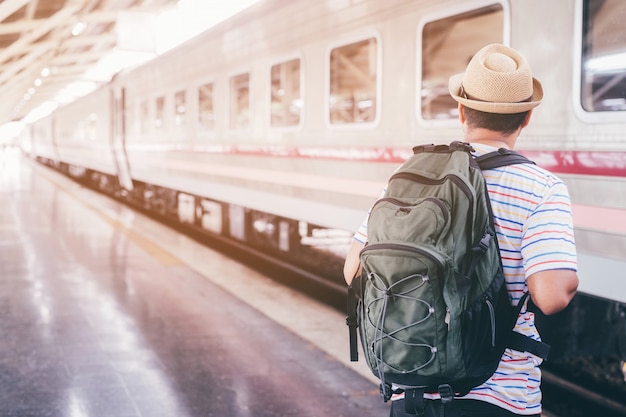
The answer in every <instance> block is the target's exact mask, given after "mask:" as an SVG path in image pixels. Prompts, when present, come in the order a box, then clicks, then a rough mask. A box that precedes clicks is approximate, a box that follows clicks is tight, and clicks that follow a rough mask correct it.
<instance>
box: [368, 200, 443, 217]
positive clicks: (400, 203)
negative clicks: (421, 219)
mask: <svg viewBox="0 0 626 417" xmlns="http://www.w3.org/2000/svg"><path fill="white" fill-rule="evenodd" d="M385 201H387V202H389V203H392V204H394V205H396V206H399V207H414V206H416V205H417V204H414V203H407V202H406V201H402V200H399V199H397V198H395V197H382V198H379V199H378V200H377V201H376V202H375V203H374V205H373V206H372V208H371V210H370V212H371V211H372V210H373V209H374V207H376V205H377V204H378V203H381V202H385ZM421 201H430V202H432V203H434V204H435V205H436V206H438V207H439V208H440V209H441V212H442V213H443V216H444V217H445V221H446V222H448V212H449V211H450V210H449V209H448V206H447V205H446V203H444V202H443V201H441V199H440V198H436V197H426V198H423V199H421Z"/></svg>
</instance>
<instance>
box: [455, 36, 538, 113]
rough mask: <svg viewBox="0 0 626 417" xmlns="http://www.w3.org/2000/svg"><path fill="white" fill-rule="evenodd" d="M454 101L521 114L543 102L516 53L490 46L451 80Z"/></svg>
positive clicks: (497, 46)
mask: <svg viewBox="0 0 626 417" xmlns="http://www.w3.org/2000/svg"><path fill="white" fill-rule="evenodd" d="M448 89H449V91H450V95H452V98H453V99H455V100H456V101H458V102H459V103H461V104H463V105H464V106H467V107H469V108H472V109H475V110H479V111H483V112H487V113H501V114H510V113H521V112H525V111H528V110H530V109H532V108H534V107H536V106H538V105H539V104H540V103H541V99H542V97H543V89H542V88H541V83H540V82H539V81H538V80H537V79H535V78H533V76H532V74H531V72H530V66H529V65H528V63H527V62H526V60H525V59H524V57H523V56H522V55H520V54H519V53H518V52H517V51H515V50H513V49H511V48H509V47H507V46H504V45H500V44H491V45H487V46H485V47H484V48H482V49H481V50H480V51H478V52H477V53H476V55H474V57H473V58H472V59H471V60H470V62H469V64H468V65H467V69H466V70H465V72H464V73H462V74H456V75H453V76H452V77H450V81H449V84H448Z"/></svg>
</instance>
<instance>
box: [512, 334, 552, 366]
mask: <svg viewBox="0 0 626 417" xmlns="http://www.w3.org/2000/svg"><path fill="white" fill-rule="evenodd" d="M506 345H507V347H509V348H511V349H513V350H517V351H519V352H528V353H532V354H533V355H535V356H538V357H540V358H541V359H543V360H544V361H545V360H546V359H548V354H549V353H550V345H549V344H547V343H544V342H540V341H539V340H535V339H531V338H530V337H528V336H525V335H523V334H521V333H517V332H515V331H513V330H511V333H510V334H509V341H508V343H507V344H506Z"/></svg>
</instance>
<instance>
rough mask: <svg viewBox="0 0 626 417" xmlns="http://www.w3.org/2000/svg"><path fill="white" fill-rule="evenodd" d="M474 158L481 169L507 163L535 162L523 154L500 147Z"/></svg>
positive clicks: (498, 166)
mask: <svg viewBox="0 0 626 417" xmlns="http://www.w3.org/2000/svg"><path fill="white" fill-rule="evenodd" d="M475 160H476V162H477V163H478V166H479V167H480V169H482V170H483V171H484V170H488V169H494V168H500V167H503V166H507V165H516V164H535V163H534V162H533V161H531V160H530V159H528V158H526V157H525V156H524V155H522V154H520V153H518V152H515V151H513V150H511V149H506V148H500V149H498V150H497V151H493V152H489V153H486V154H484V155H481V156H478V157H476V159H475Z"/></svg>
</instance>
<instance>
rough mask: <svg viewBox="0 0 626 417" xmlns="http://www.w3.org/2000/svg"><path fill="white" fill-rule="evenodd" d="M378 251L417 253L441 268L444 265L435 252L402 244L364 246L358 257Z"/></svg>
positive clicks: (441, 258) (442, 259)
mask: <svg viewBox="0 0 626 417" xmlns="http://www.w3.org/2000/svg"><path fill="white" fill-rule="evenodd" d="M378 249H392V250H402V251H406V252H414V253H419V254H420V255H425V256H427V257H428V258H430V259H432V260H434V261H435V262H436V263H437V264H438V265H439V266H441V267H443V266H444V265H445V263H446V261H445V260H444V258H443V257H441V256H439V254H437V252H435V251H430V250H427V249H422V248H419V247H416V246H410V245H406V244H403V243H371V244H368V245H366V246H365V247H364V248H363V249H361V252H360V254H359V257H360V256H361V255H362V254H363V253H364V252H369V251H372V250H378Z"/></svg>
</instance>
